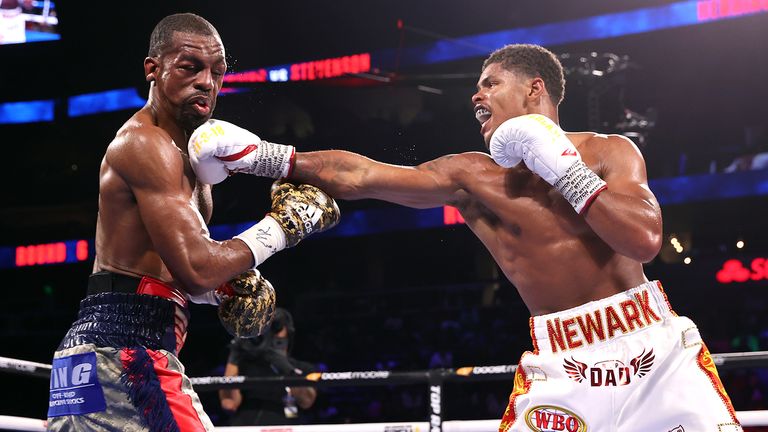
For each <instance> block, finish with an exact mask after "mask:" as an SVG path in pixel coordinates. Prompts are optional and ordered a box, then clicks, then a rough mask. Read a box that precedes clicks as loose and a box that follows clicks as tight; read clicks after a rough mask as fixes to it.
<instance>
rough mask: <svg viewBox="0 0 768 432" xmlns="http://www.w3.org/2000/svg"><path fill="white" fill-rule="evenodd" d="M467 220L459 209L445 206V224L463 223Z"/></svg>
mask: <svg viewBox="0 0 768 432" xmlns="http://www.w3.org/2000/svg"><path fill="white" fill-rule="evenodd" d="M465 222H466V221H465V220H464V218H463V217H462V216H461V213H459V209H457V208H456V207H451V206H445V207H443V223H444V224H445V225H456V224H463V223H465Z"/></svg>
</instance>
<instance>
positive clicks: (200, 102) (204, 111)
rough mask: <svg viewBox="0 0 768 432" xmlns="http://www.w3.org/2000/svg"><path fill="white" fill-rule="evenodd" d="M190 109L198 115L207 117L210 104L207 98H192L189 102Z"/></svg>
mask: <svg viewBox="0 0 768 432" xmlns="http://www.w3.org/2000/svg"><path fill="white" fill-rule="evenodd" d="M190 103H191V105H192V107H194V109H195V111H197V112H198V113H200V114H201V115H208V113H210V112H211V104H210V102H208V99H207V98H204V97H196V98H193V99H192V100H191V101H190Z"/></svg>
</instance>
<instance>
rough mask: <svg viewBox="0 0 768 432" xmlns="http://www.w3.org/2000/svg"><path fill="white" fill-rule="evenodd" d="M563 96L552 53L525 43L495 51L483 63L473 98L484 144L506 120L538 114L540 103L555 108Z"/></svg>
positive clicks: (558, 67) (559, 72) (560, 72)
mask: <svg viewBox="0 0 768 432" xmlns="http://www.w3.org/2000/svg"><path fill="white" fill-rule="evenodd" d="M564 93H565V78H564V77H563V67H562V65H561V64H560V61H559V60H558V59H557V57H555V55H554V54H553V53H552V52H551V51H549V50H547V49H545V48H543V47H540V46H538V45H528V44H514V45H507V46H505V47H503V48H500V49H498V50H496V51H494V52H493V53H491V55H490V56H489V57H488V58H487V59H486V60H485V62H484V63H483V69H482V73H481V74H480V78H479V79H478V82H477V93H475V94H474V95H473V96H472V103H473V104H474V105H475V116H476V117H477V119H478V120H479V121H480V123H481V124H482V126H481V129H480V133H481V134H482V135H483V137H484V139H485V142H486V144H488V142H490V139H491V135H492V134H493V132H494V131H495V130H496V128H497V127H498V126H499V125H500V124H502V123H503V122H504V121H505V120H508V119H510V118H512V117H517V116H520V115H524V114H532V113H540V112H541V111H542V110H541V109H540V106H539V105H541V104H548V105H551V106H552V107H554V108H555V109H556V108H557V106H558V105H559V104H560V102H561V101H562V100H563V95H564Z"/></svg>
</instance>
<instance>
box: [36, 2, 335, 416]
mask: <svg viewBox="0 0 768 432" xmlns="http://www.w3.org/2000/svg"><path fill="white" fill-rule="evenodd" d="M226 69H227V65H226V61H225V56H224V47H223V45H222V43H221V39H220V37H219V34H218V32H217V31H216V29H215V28H214V27H213V26H212V25H211V24H210V23H209V22H208V21H206V20H205V19H203V18H201V17H199V16H197V15H193V14H177V15H171V16H168V17H166V18H164V19H163V20H161V21H160V23H158V25H157V26H156V27H155V29H154V31H153V32H152V36H151V40H150V47H149V56H148V57H147V58H146V59H145V60H144V72H145V75H146V79H147V81H148V82H150V83H151V84H150V91H149V99H148V101H147V104H146V105H145V106H144V107H143V108H141V109H140V110H139V111H138V112H137V113H136V114H134V115H133V116H132V117H131V118H130V119H129V120H128V121H127V122H126V123H125V124H124V125H123V127H122V128H121V129H120V130H119V131H118V132H117V135H116V137H115V139H114V140H113V141H112V143H110V145H109V146H108V147H107V151H106V154H105V156H104V159H103V161H102V164H101V172H100V178H99V217H98V221H97V225H96V260H95V263H94V273H93V274H92V275H91V276H90V278H89V282H88V295H87V297H86V298H85V299H84V300H83V301H82V302H81V304H80V311H79V314H78V319H77V321H76V322H75V323H74V324H73V325H72V327H71V328H70V330H69V332H68V333H67V335H66V336H65V337H64V340H63V341H62V342H61V344H60V345H59V348H58V350H57V351H56V353H55V355H54V360H53V370H52V374H51V391H50V402H49V411H48V429H49V430H54V431H70V430H72V431H74V430H77V431H82V430H88V431H118V430H130V431H200V430H213V425H212V423H211V421H210V420H209V418H208V416H207V415H206V414H205V413H204V412H203V410H202V406H201V404H200V400H199V399H198V397H197V395H196V394H195V392H194V391H193V390H192V387H191V384H190V381H189V379H188V378H187V377H186V376H185V375H184V368H183V366H182V365H181V363H180V362H179V360H178V358H177V354H178V352H179V350H180V349H181V347H182V345H183V343H184V339H185V337H186V328H187V323H188V319H189V312H188V308H187V305H188V302H189V301H193V302H196V303H211V304H215V305H218V307H219V316H220V318H221V320H222V323H223V324H224V326H225V327H226V328H227V330H229V331H230V332H231V333H233V334H235V335H236V336H246V337H247V336H250V337H252V336H256V335H257V334H258V333H259V331H260V330H261V328H263V327H264V326H265V325H266V324H267V321H268V319H269V318H270V315H271V313H272V311H273V309H274V291H273V289H272V287H271V285H270V284H269V282H267V281H266V280H265V279H264V278H262V277H261V276H260V275H259V274H258V271H256V270H255V268H256V266H258V265H259V264H260V263H261V262H263V261H264V260H265V259H267V258H268V257H269V256H271V255H272V254H274V253H276V252H278V251H279V250H281V249H283V248H285V247H290V246H293V245H295V244H296V243H298V242H299V241H300V240H301V239H302V238H304V237H306V236H307V235H309V234H310V233H313V232H319V231H322V230H324V229H327V228H329V227H331V226H333V225H334V224H335V223H336V222H337V221H338V218H339V213H338V208H337V207H336V204H335V202H334V201H333V200H332V199H331V198H330V197H328V196H327V195H325V194H324V193H323V192H322V191H320V190H319V189H317V188H316V187H314V186H309V185H300V186H294V185H291V184H287V183H283V184H280V185H278V186H276V187H275V188H273V193H272V211H271V212H270V213H269V214H268V215H267V216H266V217H265V218H264V219H262V220H261V221H260V222H259V223H257V224H256V225H254V226H253V227H251V228H249V229H247V230H246V231H244V232H242V233H240V234H239V235H237V236H235V238H233V239H231V240H226V241H215V240H212V239H211V238H210V236H209V232H208V229H207V227H206V222H207V221H208V220H209V219H210V217H211V212H212V201H211V188H210V186H208V185H204V184H202V183H201V182H199V181H198V180H197V178H196V177H195V174H194V172H193V171H192V168H191V167H190V163H189V159H188V156H187V154H186V149H187V140H188V137H189V136H190V134H191V132H192V131H193V130H194V129H195V128H196V127H198V126H200V125H201V124H203V123H204V122H205V121H206V120H208V119H209V118H210V117H211V114H212V112H213V110H214V107H215V106H216V97H217V96H218V93H219V90H220V88H221V84H222V78H223V76H224V73H225V71H226ZM290 156H291V155H290V154H287V155H282V154H281V155H277V156H276V157H290ZM276 166H277V165H276ZM267 174H268V173H267ZM286 174H287V171H286V172H282V171H281V172H279V173H278V172H275V173H273V176H274V177H280V176H285V175H286ZM249 269H250V270H249ZM233 278H234V279H233ZM228 281H229V282H228Z"/></svg>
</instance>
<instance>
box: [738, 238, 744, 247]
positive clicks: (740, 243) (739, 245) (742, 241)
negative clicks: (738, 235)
mask: <svg viewBox="0 0 768 432" xmlns="http://www.w3.org/2000/svg"><path fill="white" fill-rule="evenodd" d="M736 247H737V248H739V249H741V248H743V247H744V240H739V241H737V242H736Z"/></svg>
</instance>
